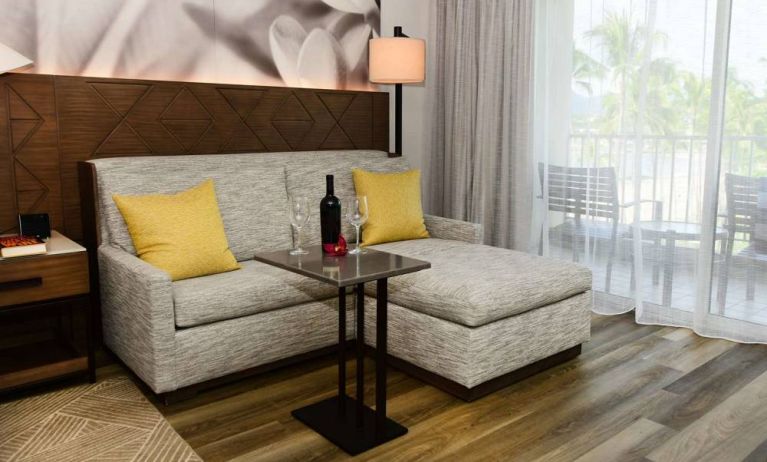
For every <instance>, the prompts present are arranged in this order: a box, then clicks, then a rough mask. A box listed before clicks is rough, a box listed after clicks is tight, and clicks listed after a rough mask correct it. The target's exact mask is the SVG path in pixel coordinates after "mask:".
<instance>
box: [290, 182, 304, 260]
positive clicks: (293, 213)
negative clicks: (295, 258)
mask: <svg viewBox="0 0 767 462" xmlns="http://www.w3.org/2000/svg"><path fill="white" fill-rule="evenodd" d="M289 202H290V205H289V210H288V212H289V214H288V215H289V216H290V224H291V225H293V227H294V228H295V229H296V248H295V249H293V250H291V251H290V252H289V253H290V255H306V254H307V253H309V251H308V250H304V249H303V248H301V228H303V227H304V226H305V225H306V223H307V222H308V221H309V198H308V197H304V196H291V197H290V201H289Z"/></svg>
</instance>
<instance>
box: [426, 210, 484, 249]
mask: <svg viewBox="0 0 767 462" xmlns="http://www.w3.org/2000/svg"><path fill="white" fill-rule="evenodd" d="M423 218H424V223H425V224H426V230H427V231H429V234H430V235H431V237H434V238H437V239H450V240H453V241H463V242H468V243H470V244H482V241H483V234H482V225H480V224H478V223H469V222H468V221H461V220H453V219H452V218H444V217H438V216H434V215H424V216H423Z"/></svg>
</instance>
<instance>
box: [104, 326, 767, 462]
mask: <svg viewBox="0 0 767 462" xmlns="http://www.w3.org/2000/svg"><path fill="white" fill-rule="evenodd" d="M366 366H367V371H371V372H372V366H373V364H372V362H371V363H370V365H369V366H368V365H366ZM347 370H348V372H349V383H350V384H352V385H351V386H350V388H349V393H353V377H354V375H353V374H354V364H353V362H352V361H350V362H349V366H348V367H347ZM121 372H122V371H121V370H120V367H119V366H116V365H110V366H106V367H104V368H102V369H101V370H100V373H101V375H100V377H103V376H104V375H110V374H114V373H121ZM369 377H370V378H369V379H367V380H366V384H371V388H370V389H366V390H365V392H366V396H367V402H368V403H372V402H373V394H374V389H373V388H372V384H373V383H374V381H373V380H372V374H370V375H369ZM335 384H336V368H335V365H334V358H332V357H331V358H324V359H320V360H315V361H311V362H308V363H304V364H301V365H298V366H294V367H289V368H286V369H282V370H279V371H275V372H272V373H268V374H265V375H261V376H258V377H254V378H251V379H246V380H243V381H239V382H237V383H234V384H231V385H227V386H223V387H220V388H217V389H214V390H210V391H208V392H205V393H203V394H201V395H199V396H197V397H196V398H194V399H192V400H189V401H184V402H181V403H178V404H176V405H172V406H167V407H165V406H162V405H159V404H158V408H159V409H160V411H161V412H162V413H163V414H164V415H165V416H166V417H167V418H168V420H169V421H170V423H171V424H172V425H173V427H174V428H175V429H176V430H177V431H178V432H179V433H180V434H181V436H182V437H184V439H186V440H187V441H188V442H189V443H190V444H191V445H192V447H194V449H195V450H196V451H197V452H198V454H199V455H200V456H202V457H203V458H204V459H205V460H206V461H223V460H237V461H260V460H278V461H284V460H301V461H311V460H317V461H319V460H323V461H324V460H345V459H348V458H349V457H348V456H346V455H345V454H344V453H343V452H341V451H340V450H339V449H336V448H335V446H333V445H332V444H330V443H328V442H327V441H325V440H324V439H323V438H322V437H320V436H319V435H317V434H315V433H314V432H313V431H311V430H309V429H307V428H306V427H304V426H303V425H302V424H301V423H299V422H298V421H296V420H295V419H293V418H292V417H291V416H290V410H291V409H294V408H296V407H300V406H303V405H305V404H309V403H311V402H314V401H317V400H320V399H322V398H326V397H329V396H331V395H332V394H333V393H334V391H335ZM150 399H153V400H154V401H155V402H156V400H155V399H154V397H151V396H150ZM388 403H389V413H390V416H391V417H392V418H394V419H395V420H397V421H398V422H400V423H402V424H404V425H405V426H407V427H408V428H409V430H410V431H409V433H408V434H407V435H406V436H404V437H402V438H400V439H397V440H395V441H393V442H390V443H389V444H386V445H384V446H381V447H378V448H375V449H373V450H372V451H369V452H367V453H364V454H362V455H361V456H358V459H359V460H387V461H388V460H402V461H409V460H451V461H470V460H483V461H484V460H514V461H526V460H546V461H572V460H578V461H600V462H601V461H612V460H615V461H632V460H650V461H655V462H660V461H703V460H712V461H737V460H747V461H753V462H755V461H767V346H765V345H743V344H735V343H732V342H727V341H724V340H714V339H706V338H702V337H698V336H696V335H694V334H692V333H691V332H690V331H689V330H686V329H676V328H669V327H655V326H640V325H637V324H635V323H634V322H633V315H632V314H628V315H623V316H611V317H606V316H596V315H595V316H594V318H593V328H592V340H591V342H590V343H588V344H587V345H585V346H584V351H583V354H582V355H581V356H580V357H578V358H577V359H575V360H573V361H570V362H568V363H566V364H563V365H561V366H559V367H556V368H554V369H551V370H549V371H546V372H544V373H542V374H539V375H537V376H535V377H532V378H529V379H527V380H525V381H523V382H520V383H518V384H516V385H513V386H511V387H508V388H506V389H504V390H501V391H499V392H496V393H494V394H492V395H490V396H487V397H485V398H483V399H481V400H479V401H476V402H474V403H464V402H462V401H460V400H458V399H455V398H453V397H451V396H450V395H447V394H445V393H443V392H441V391H439V390H437V389H435V388H433V387H431V386H428V385H425V384H423V383H421V382H419V381H418V380H416V379H413V378H411V377H408V376H406V375H404V374H403V373H401V372H398V371H396V370H392V371H391V372H390V374H389V401H388Z"/></svg>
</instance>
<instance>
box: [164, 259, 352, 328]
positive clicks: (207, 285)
mask: <svg viewBox="0 0 767 462" xmlns="http://www.w3.org/2000/svg"><path fill="white" fill-rule="evenodd" d="M240 265H241V266H242V268H241V269H239V270H237V271H230V272H228V273H221V274H214V275H210V276H203V277H198V278H193V279H184V280H181V281H176V282H174V283H173V303H174V306H175V312H176V325H177V326H178V327H191V326H197V325H200V324H206V323H210V322H215V321H221V320H225V319H232V318H238V317H242V316H247V315H249V314H255V313H260V312H263V311H270V310H274V309H277V308H284V307H286V306H292V305H298V304H301V303H306V302H311V301H315V300H325V299H328V298H331V297H335V296H337V295H338V291H337V290H336V289H335V288H334V287H333V286H331V285H329V284H325V283H324V282H320V281H317V280H315V279H312V278H307V277H304V276H301V275H298V274H295V273H291V272H289V271H285V270H282V269H280V268H277V267H274V266H271V265H267V264H265V263H259V262H256V261H253V260H248V261H243V262H241V263H240Z"/></svg>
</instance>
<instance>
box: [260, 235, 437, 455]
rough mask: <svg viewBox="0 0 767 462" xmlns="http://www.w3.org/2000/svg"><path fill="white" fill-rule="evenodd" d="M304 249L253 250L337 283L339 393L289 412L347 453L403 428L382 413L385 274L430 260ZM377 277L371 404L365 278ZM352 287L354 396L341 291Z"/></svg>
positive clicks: (381, 440) (273, 262)
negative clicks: (368, 397) (369, 401)
mask: <svg viewBox="0 0 767 462" xmlns="http://www.w3.org/2000/svg"><path fill="white" fill-rule="evenodd" d="M306 250H308V254H306V255H295V256H294V255H290V254H289V253H288V251H287V250H281V251H276V252H267V253H260V254H257V255H256V256H255V257H254V258H255V260H256V261H260V262H262V263H266V264H269V265H273V266H276V267H278V268H282V269H285V270H288V271H291V272H294V273H298V274H301V275H303V276H306V277H310V278H313V279H317V280H319V281H322V282H325V283H328V284H331V285H333V286H335V287H337V288H338V395H337V396H334V397H332V398H328V399H326V400H324V401H320V402H318V403H314V404H311V405H309V406H306V407H303V408H300V409H296V410H294V411H293V412H292V414H293V416H294V417H295V418H296V419H298V420H300V421H301V422H303V423H304V424H306V425H307V426H308V427H310V428H312V429H313V430H314V431H316V432H317V433H319V434H320V435H322V436H324V437H325V438H327V439H328V440H330V441H331V442H332V443H334V444H335V445H336V446H338V447H340V448H341V449H343V450H344V451H346V452H347V453H349V454H351V455H355V454H359V453H361V452H364V451H367V450H368V449H371V448H374V447H376V446H379V445H381V444H383V443H385V442H387V441H390V440H393V439H394V438H397V437H400V436H402V435H404V434H405V433H407V428H405V427H403V426H402V425H400V424H398V423H397V422H395V421H393V420H392V419H389V418H388V417H386V343H387V333H388V331H387V316H388V315H387V310H388V300H387V287H388V286H387V282H388V278H390V277H394V276H398V275H401V274H407V273H413V272H416V271H421V270H424V269H427V268H430V267H431V264H430V263H429V262H425V261H421V260H416V259H413V258H407V257H403V256H401V255H395V254H391V253H388V252H382V251H377V250H372V249H368V250H366V251H365V253H363V254H359V255H346V256H343V257H329V256H325V255H323V254H322V248H321V247H320V246H318V245H317V246H311V247H307V248H306ZM371 281H376V355H375V360H376V408H375V411H374V410H373V409H371V408H370V407H368V406H365V403H364V389H365V386H364V366H363V365H364V349H365V287H364V286H365V283H366V282H371ZM348 287H354V293H355V297H356V309H357V319H356V320H357V396H356V399H355V398H351V397H349V396H347V395H346V291H347V288H348Z"/></svg>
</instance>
